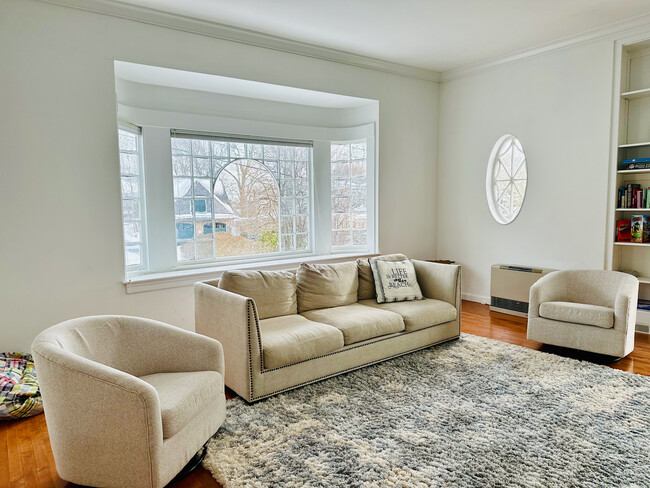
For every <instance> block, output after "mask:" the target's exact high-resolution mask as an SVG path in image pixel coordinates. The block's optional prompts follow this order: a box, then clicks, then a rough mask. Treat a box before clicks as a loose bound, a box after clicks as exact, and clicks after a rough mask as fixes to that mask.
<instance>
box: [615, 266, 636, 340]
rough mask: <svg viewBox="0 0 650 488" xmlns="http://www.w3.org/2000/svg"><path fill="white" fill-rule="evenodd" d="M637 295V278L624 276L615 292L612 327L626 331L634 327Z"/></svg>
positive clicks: (632, 329)
mask: <svg viewBox="0 0 650 488" xmlns="http://www.w3.org/2000/svg"><path fill="white" fill-rule="evenodd" d="M638 296H639V280H638V279H637V278H635V277H634V276H631V275H630V276H629V277H625V279H624V280H623V282H622V283H621V286H620V287H619V288H618V291H617V293H616V301H615V303H614V328H615V329H617V330H620V331H622V332H625V333H628V332H629V331H632V334H634V330H635V329H636V309H637V301H638Z"/></svg>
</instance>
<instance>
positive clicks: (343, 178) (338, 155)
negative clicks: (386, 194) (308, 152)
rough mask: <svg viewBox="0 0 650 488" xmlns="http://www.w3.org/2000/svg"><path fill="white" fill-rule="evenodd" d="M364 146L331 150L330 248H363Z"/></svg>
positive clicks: (349, 145)
mask: <svg viewBox="0 0 650 488" xmlns="http://www.w3.org/2000/svg"><path fill="white" fill-rule="evenodd" d="M366 158H367V144H366V142H365V141H360V142H351V143H333V144H332V146H331V198H332V247H350V246H356V247H367V241H368V236H367V217H368V216H367V213H366V210H367V204H366V202H367V198H368V188H367V184H366V181H367V176H368V175H367V159H366Z"/></svg>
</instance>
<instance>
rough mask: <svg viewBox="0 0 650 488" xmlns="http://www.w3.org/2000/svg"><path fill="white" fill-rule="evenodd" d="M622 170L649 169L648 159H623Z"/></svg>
mask: <svg viewBox="0 0 650 488" xmlns="http://www.w3.org/2000/svg"><path fill="white" fill-rule="evenodd" d="M622 169H628V170H629V169H650V158H636V159H624V160H623V168H622Z"/></svg>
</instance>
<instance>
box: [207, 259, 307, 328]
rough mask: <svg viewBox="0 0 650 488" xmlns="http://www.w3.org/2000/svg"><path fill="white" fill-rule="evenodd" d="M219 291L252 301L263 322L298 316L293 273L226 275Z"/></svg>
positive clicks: (250, 272)
mask: <svg viewBox="0 0 650 488" xmlns="http://www.w3.org/2000/svg"><path fill="white" fill-rule="evenodd" d="M219 288H221V289H223V290H226V291H230V292H232V293H237V294H238V295H243V296H245V297H249V298H252V299H253V300H254V301H255V306H256V307H257V315H258V316H259V318H260V320H261V319H267V318H270V317H278V316H280V315H291V314H295V313H298V308H297V302H296V275H295V274H294V273H292V272H291V271H224V273H223V275H222V276H221V279H220V280H219Z"/></svg>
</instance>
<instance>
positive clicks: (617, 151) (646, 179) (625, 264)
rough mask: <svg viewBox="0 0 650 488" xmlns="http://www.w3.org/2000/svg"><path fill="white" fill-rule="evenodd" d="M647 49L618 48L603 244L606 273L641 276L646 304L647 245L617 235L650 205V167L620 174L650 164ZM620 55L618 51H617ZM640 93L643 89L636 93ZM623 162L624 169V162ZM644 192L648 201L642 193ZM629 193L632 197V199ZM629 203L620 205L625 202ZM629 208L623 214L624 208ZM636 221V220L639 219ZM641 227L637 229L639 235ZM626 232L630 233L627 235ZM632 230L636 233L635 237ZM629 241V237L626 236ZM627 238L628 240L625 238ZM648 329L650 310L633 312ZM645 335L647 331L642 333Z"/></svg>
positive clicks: (647, 214)
mask: <svg viewBox="0 0 650 488" xmlns="http://www.w3.org/2000/svg"><path fill="white" fill-rule="evenodd" d="M649 46H650V44H648V43H646V42H645V38H641V37H640V36H639V38H638V41H633V42H630V43H628V44H622V45H620V51H617V53H616V57H617V66H616V76H617V78H616V79H615V82H614V87H615V88H614V91H613V93H612V101H613V104H614V113H615V114H616V115H615V119H614V120H615V123H613V124H612V128H611V129H612V132H611V135H612V139H613V141H614V144H613V146H614V147H613V148H612V151H611V157H612V160H611V166H610V171H611V172H610V177H611V179H612V180H613V184H611V185H610V192H609V195H610V201H609V202H610V205H612V206H613V211H612V207H609V208H610V213H609V214H608V225H611V227H610V230H611V232H612V233H611V234H610V235H611V236H612V238H611V240H609V241H608V242H607V251H608V256H607V261H606V265H605V267H606V268H607V269H613V270H618V271H620V270H630V271H634V272H636V273H638V274H639V276H638V279H639V285H640V287H639V298H640V299H641V298H642V299H650V251H647V250H646V249H650V242H630V241H622V242H617V241H616V238H617V237H616V236H618V235H619V232H630V230H631V219H632V217H633V216H636V215H640V216H643V218H644V219H645V218H648V219H650V208H635V207H636V201H637V200H638V199H639V198H640V199H641V200H642V202H641V206H642V207H646V206H647V205H644V203H646V202H645V201H644V200H650V167H648V168H647V169H640V168H638V166H637V165H636V164H635V166H634V167H635V169H624V168H627V167H628V164H629V163H632V162H633V161H634V162H638V163H639V165H641V166H645V165H644V164H641V163H645V162H647V161H648V160H649V159H650V132H649V131H648V127H650V55H649V54H650V49H648V48H649ZM617 49H619V47H617ZM639 88H641V89H639ZM626 160H627V163H624V161H626ZM644 190H646V198H645V199H644V198H643V191H644ZM630 192H631V194H630ZM630 197H631V199H630V200H627V203H625V202H626V200H622V199H623V198H626V199H629V198H630ZM624 207H627V208H624ZM639 220H640V219H639ZM644 225H645V224H641V226H642V231H644V230H645V229H644V228H643V227H644ZM627 229H629V230H627ZM638 230H639V229H638V228H635V231H638ZM628 235H629V234H628ZM628 238H629V237H628ZM643 326H648V327H650V310H637V330H644V327H643ZM645 330H647V329H645Z"/></svg>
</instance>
